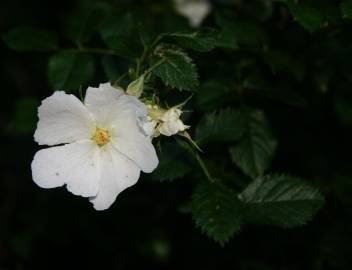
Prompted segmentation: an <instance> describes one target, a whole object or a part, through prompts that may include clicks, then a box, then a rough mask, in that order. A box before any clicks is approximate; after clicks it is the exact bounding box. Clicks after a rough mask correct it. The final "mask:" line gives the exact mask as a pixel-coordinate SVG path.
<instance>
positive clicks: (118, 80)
mask: <svg viewBox="0 0 352 270" xmlns="http://www.w3.org/2000/svg"><path fill="white" fill-rule="evenodd" d="M127 75H128V72H126V73H124V74H122V75H121V76H120V77H118V78H117V80H116V81H115V82H114V84H113V85H115V86H117V85H118V83H119V82H120V81H122V80H123V79H124V78H126V76H127Z"/></svg>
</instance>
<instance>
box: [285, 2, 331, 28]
mask: <svg viewBox="0 0 352 270" xmlns="http://www.w3.org/2000/svg"><path fill="white" fill-rule="evenodd" d="M288 7H289V9H290V12H291V14H292V16H293V18H294V19H295V20H296V21H297V22H298V23H299V24H300V25H302V26H303V27H304V28H305V29H307V30H308V31H309V32H311V33H312V32H314V31H316V30H318V29H319V28H321V26H322V25H323V23H324V22H325V14H324V12H323V11H322V10H321V9H319V8H315V7H310V6H304V5H299V4H294V3H289V4H288Z"/></svg>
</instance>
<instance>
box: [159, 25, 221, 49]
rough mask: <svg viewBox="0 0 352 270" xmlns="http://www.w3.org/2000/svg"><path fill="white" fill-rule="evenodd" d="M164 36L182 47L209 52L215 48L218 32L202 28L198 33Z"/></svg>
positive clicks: (189, 32)
mask: <svg viewBox="0 0 352 270" xmlns="http://www.w3.org/2000/svg"><path fill="white" fill-rule="evenodd" d="M163 36H165V37H170V38H172V39H174V40H176V42H177V43H178V44H179V45H180V46H183V47H186V48H190V49H193V50H195V51H200V52H207V51H210V50H212V49H213V48H214V47H215V43H216V39H217V36H218V32H217V31H216V30H215V29H212V28H202V29H200V30H197V31H187V32H177V33H170V34H164V35H163Z"/></svg>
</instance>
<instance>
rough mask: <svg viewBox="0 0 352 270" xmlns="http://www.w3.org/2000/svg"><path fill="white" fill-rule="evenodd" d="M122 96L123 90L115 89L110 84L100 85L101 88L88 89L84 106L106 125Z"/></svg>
mask: <svg viewBox="0 0 352 270" xmlns="http://www.w3.org/2000/svg"><path fill="white" fill-rule="evenodd" d="M121 95H123V90H122V89H121V88H114V87H112V86H111V85H110V83H105V84H100V86H99V88H94V87H88V89H87V92H86V96H85V99H84V104H85V105H86V107H87V108H88V110H89V111H90V112H91V113H92V114H93V115H94V117H95V119H96V120H97V121H98V122H99V123H100V124H102V125H105V124H106V122H108V119H109V116H110V114H111V111H112V110H114V107H115V106H116V101H117V100H118V99H119V97H120V96H121Z"/></svg>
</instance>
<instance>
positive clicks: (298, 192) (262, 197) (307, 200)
mask: <svg viewBox="0 0 352 270" xmlns="http://www.w3.org/2000/svg"><path fill="white" fill-rule="evenodd" d="M239 198H240V200H241V201H243V202H244V203H245V204H244V206H243V208H244V209H243V211H244V213H245V218H246V219H247V221H249V222H252V223H256V224H269V225H276V226H280V227H285V228H291V227H295V226H298V225H303V224H306V223H307V222H308V221H310V220H311V219H312V217H313V216H314V215H315V214H316V212H317V211H318V210H319V209H320V208H321V207H322V205H323V203H324V198H323V196H322V195H321V194H320V193H319V191H318V190H317V189H315V188H312V187H311V186H309V185H307V184H306V183H305V182H303V181H302V180H300V179H298V178H295V177H292V176H287V175H271V176H265V177H259V178H257V179H256V180H255V181H253V182H252V183H251V184H250V185H249V186H248V187H247V188H246V189H245V190H244V191H243V192H242V193H241V194H240V195H239Z"/></svg>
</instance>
